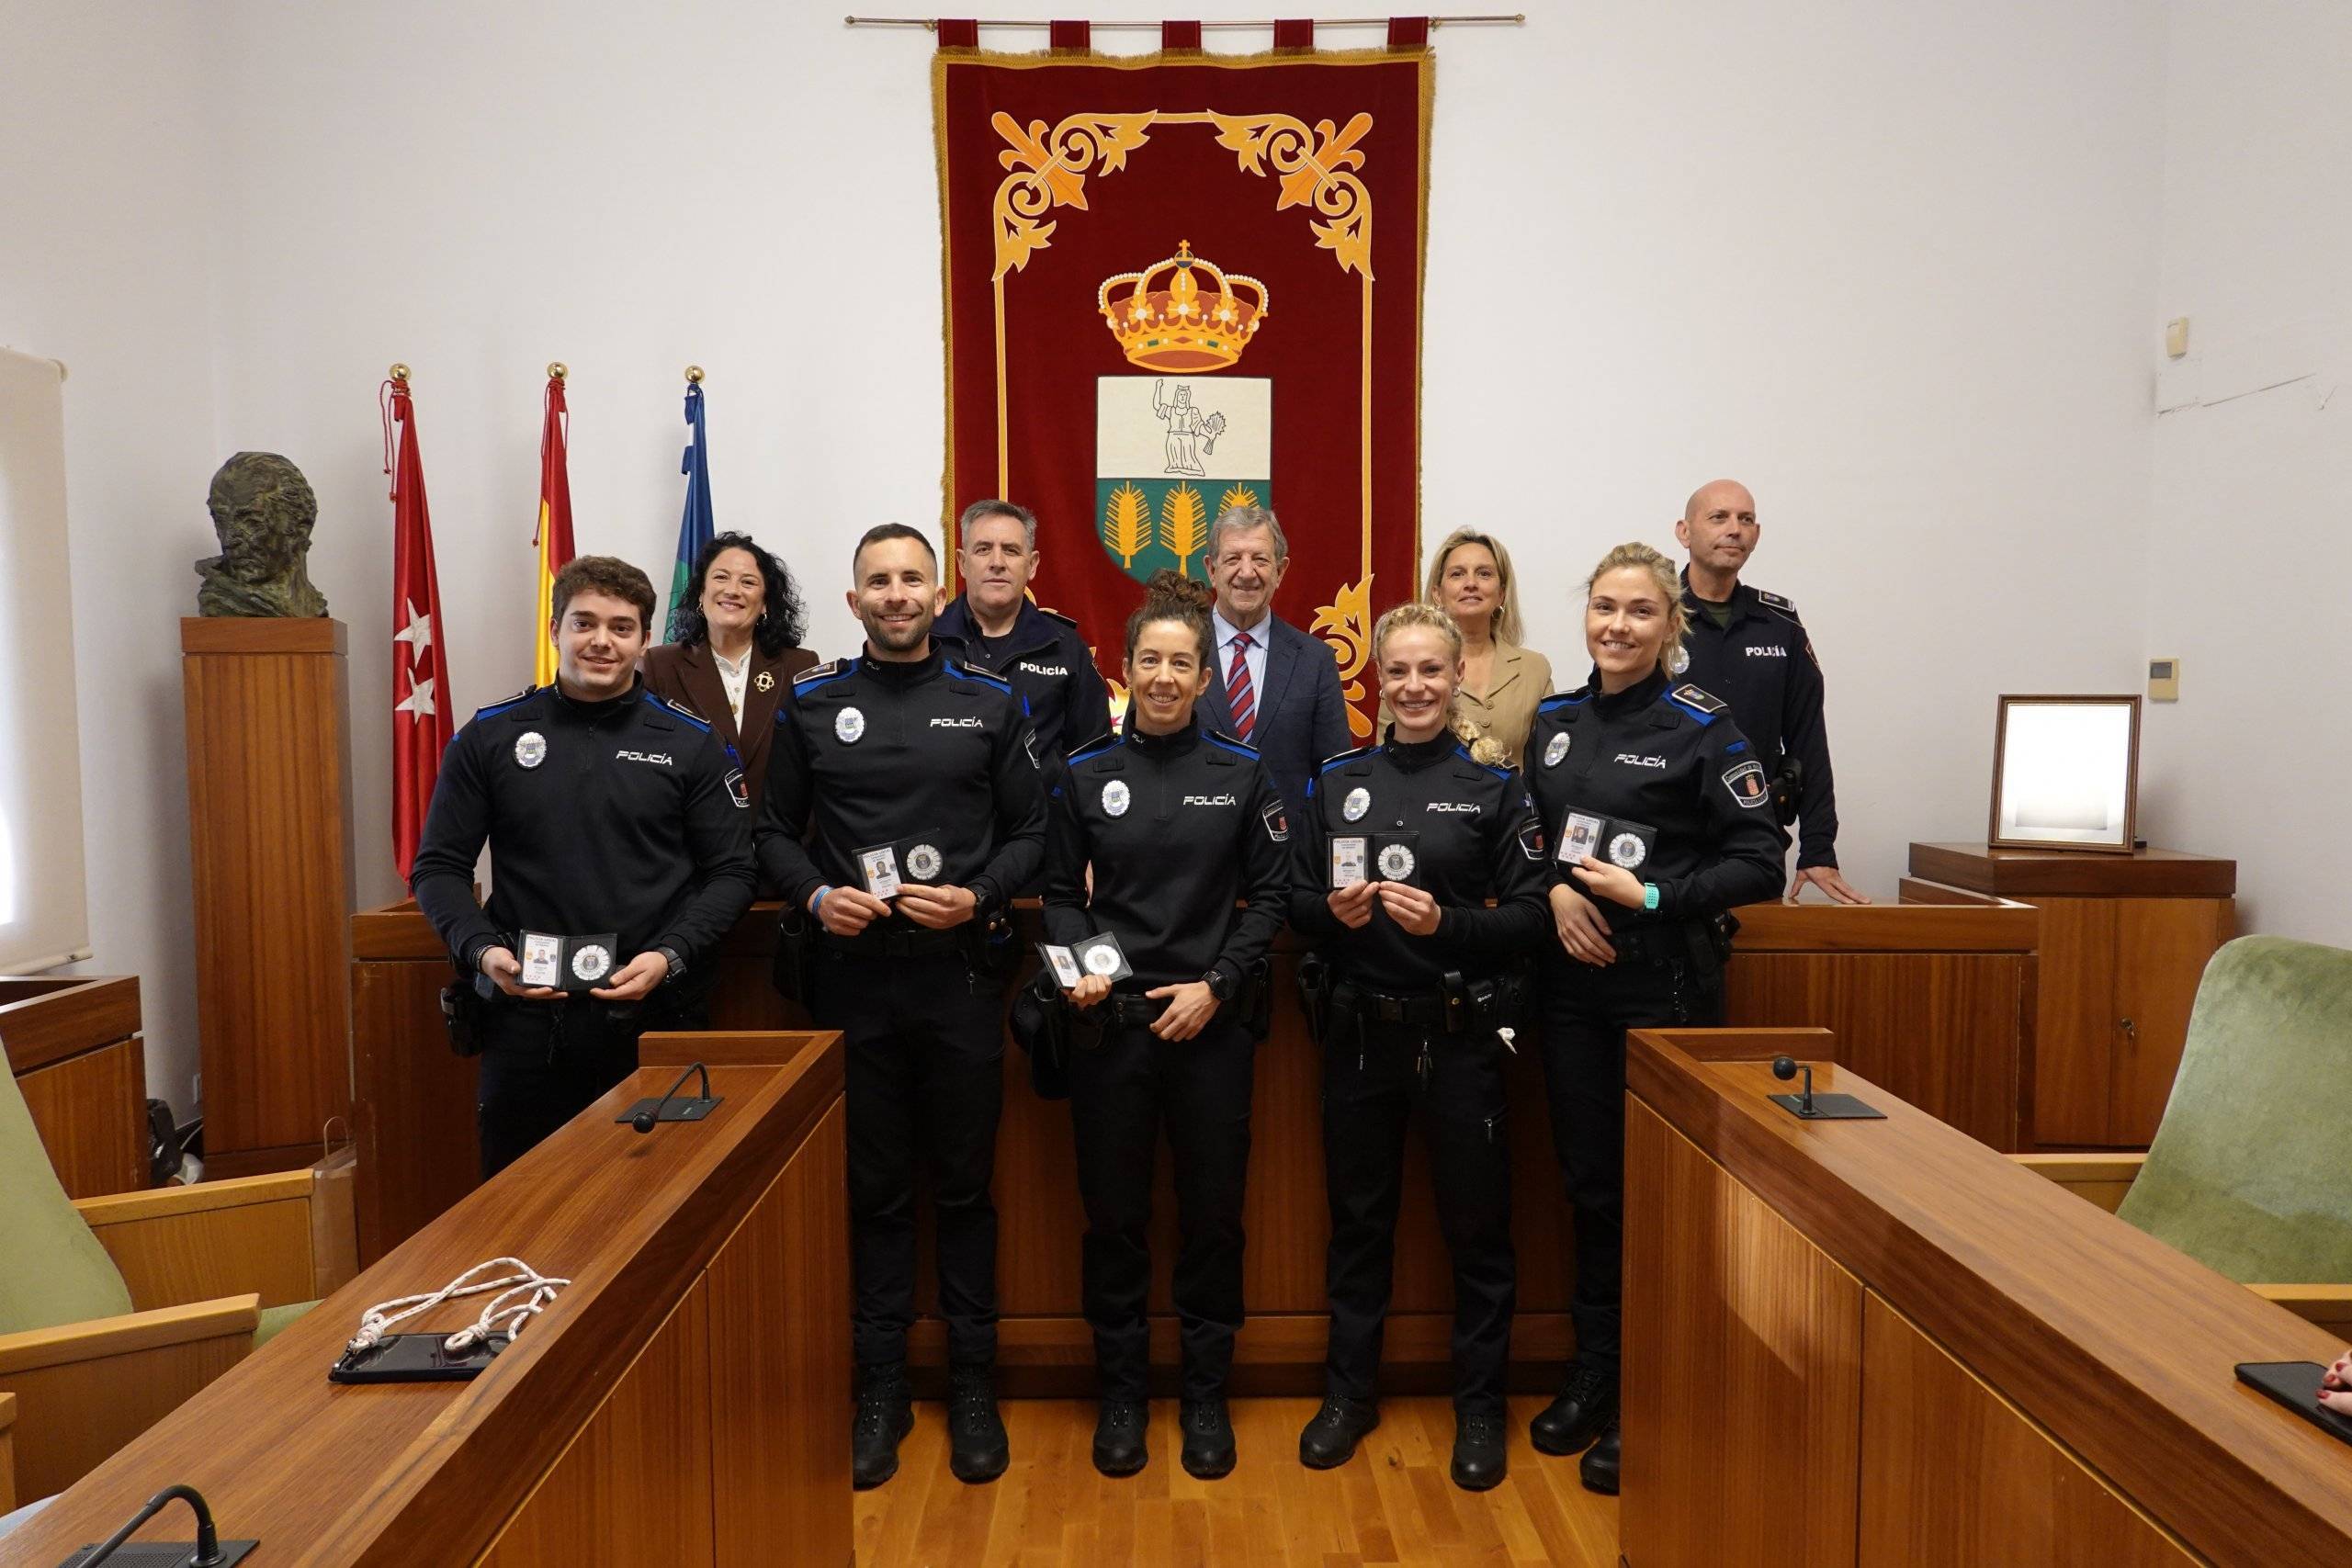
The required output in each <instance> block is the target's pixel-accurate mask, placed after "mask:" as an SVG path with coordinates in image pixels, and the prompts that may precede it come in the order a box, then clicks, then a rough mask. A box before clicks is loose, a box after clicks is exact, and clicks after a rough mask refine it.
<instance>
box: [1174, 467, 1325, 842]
mask: <svg viewBox="0 0 2352 1568" xmlns="http://www.w3.org/2000/svg"><path fill="white" fill-rule="evenodd" d="M1208 561H1209V585H1210V586H1211V587H1213V588H1215V589H1216V609H1215V610H1214V611H1212V612H1211V614H1210V616H1209V622H1210V627H1211V629H1212V630H1213V631H1214V632H1215V633H1216V679H1215V680H1213V681H1212V682H1209V689H1208V692H1207V693H1206V694H1204V696H1203V697H1202V698H1201V722H1202V724H1203V725H1204V726H1206V727H1207V728H1211V729H1221V730H1223V731H1224V732H1225V733H1226V734H1227V735H1230V736H1233V737H1234V738H1235V739H1239V740H1245V741H1248V742H1249V743H1250V745H1252V746H1254V747H1256V748H1257V749H1258V756H1259V759H1260V760H1261V761H1263V762H1264V763H1265V765H1266V772H1267V773H1268V774H1269V775H1271V776H1272V779H1273V781H1274V787H1275V788H1276V789H1278V790H1280V791H1281V792H1282V795H1283V801H1284V803H1285V804H1287V805H1288V806H1289V807H1290V808H1291V810H1292V811H1294V812H1295V811H1297V810H1298V809H1299V808H1300V807H1302V806H1304V805H1305V804H1306V780H1307V776H1308V775H1309V774H1310V773H1313V772H1314V771H1315V765H1316V764H1317V763H1318V762H1320V761H1323V759H1324V758H1326V757H1336V756H1338V755H1339V754H1340V752H1342V751H1344V750H1348V748H1349V746H1350V745H1351V744H1352V742H1351V740H1350V739H1349V736H1348V714H1347V708H1346V706H1345V705H1344V704H1342V703H1341V701H1340V666H1339V661H1338V660H1335V659H1334V658H1333V657H1332V656H1331V649H1330V648H1329V645H1327V644H1325V643H1323V642H1320V641H1318V640H1317V639H1316V638H1314V637H1309V636H1307V635H1306V633H1305V632H1303V631H1300V630H1299V629H1298V628H1297V627H1296V626H1292V625H1291V624H1290V623H1289V622H1288V621H1285V620H1282V619H1280V618H1278V617H1277V616H1276V615H1274V614H1273V602H1274V590H1276V589H1277V588H1280V587H1281V586H1282V581H1283V573H1284V572H1286V571H1288V570H1290V541H1289V540H1287V539H1285V538H1283V525H1281V524H1280V523H1277V522H1276V521H1274V514H1273V513H1272V512H1270V511H1268V510H1267V509H1266V508H1264V507H1262V506H1237V507H1233V508H1230V509H1229V510H1227V511H1226V512H1224V513H1219V514H1218V516H1217V520H1216V523H1215V524H1214V525H1211V526H1210V528H1209V548H1208Z"/></svg>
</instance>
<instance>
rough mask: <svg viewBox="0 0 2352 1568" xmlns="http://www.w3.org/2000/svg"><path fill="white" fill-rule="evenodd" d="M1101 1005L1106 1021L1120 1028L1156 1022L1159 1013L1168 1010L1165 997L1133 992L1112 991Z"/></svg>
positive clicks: (1130, 1027) (1132, 1027)
mask: <svg viewBox="0 0 2352 1568" xmlns="http://www.w3.org/2000/svg"><path fill="white" fill-rule="evenodd" d="M1103 1008H1104V1010H1105V1013H1104V1017H1105V1019H1106V1020H1107V1021H1109V1022H1110V1023H1112V1024H1114V1025H1116V1026H1117V1027H1119V1028H1121V1029H1134V1028H1136V1027H1138V1026H1148V1025H1151V1024H1155V1023H1158V1022H1159V1015H1160V1014H1161V1013H1163V1012H1166V1011H1167V1010H1168V1002H1167V1000H1166V998H1158V997H1146V996H1138V995H1136V994H1135V993H1134V992H1119V991H1114V992H1113V993H1112V994H1111V996H1110V998H1109V999H1107V1000H1106V1001H1104V1002H1103Z"/></svg>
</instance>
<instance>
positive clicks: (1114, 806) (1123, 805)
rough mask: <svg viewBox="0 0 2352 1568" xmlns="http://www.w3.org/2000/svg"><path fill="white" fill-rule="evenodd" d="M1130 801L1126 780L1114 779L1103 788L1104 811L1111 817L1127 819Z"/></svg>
mask: <svg viewBox="0 0 2352 1568" xmlns="http://www.w3.org/2000/svg"><path fill="white" fill-rule="evenodd" d="M1128 799H1129V795H1128V794H1127V781H1126V780H1125V779H1113V780H1112V781H1111V782H1110V783H1109V784H1104V785H1103V810H1104V811H1105V812H1107V813H1109V814H1110V815H1111V816H1113V817H1125V815H1126V814H1127V801H1128Z"/></svg>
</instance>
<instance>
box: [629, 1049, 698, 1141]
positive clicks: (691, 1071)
mask: <svg viewBox="0 0 2352 1568" xmlns="http://www.w3.org/2000/svg"><path fill="white" fill-rule="evenodd" d="M696 1073H700V1074H701V1075H702V1093H701V1094H699V1095H685V1096H683V1097H681V1096H680V1095H679V1093H678V1090H679V1089H680V1088H682V1087H683V1086H684V1083H685V1081H686V1080H687V1079H688V1078H690V1077H694V1076H695V1074H696ZM716 1105H718V1096H715V1095H713V1094H712V1093H711V1092H710V1069H709V1068H708V1067H707V1066H704V1065H703V1064H702V1063H700V1062H696V1063H695V1064H694V1066H690V1067H688V1068H687V1069H686V1070H685V1071H684V1072H683V1073H680V1074H679V1075H678V1081H677V1082H676V1083H673V1084H672V1085H671V1086H670V1092H669V1093H667V1094H665V1095H663V1096H662V1098H661V1099H659V1100H639V1101H638V1102H637V1103H636V1104H635V1105H632V1106H630V1107H629V1108H628V1110H627V1111H622V1112H621V1113H620V1114H619V1115H618V1116H616V1117H614V1118H613V1120H614V1121H616V1122H628V1124H629V1125H630V1126H632V1127H634V1128H636V1129H637V1130H638V1131H639V1133H650V1132H652V1131H653V1128H654V1124H655V1123H656V1122H699V1121H701V1120H702V1119H703V1118H704V1117H706V1116H708V1115H709V1114H710V1112H711V1109H712V1108H713V1107H714V1106H716Z"/></svg>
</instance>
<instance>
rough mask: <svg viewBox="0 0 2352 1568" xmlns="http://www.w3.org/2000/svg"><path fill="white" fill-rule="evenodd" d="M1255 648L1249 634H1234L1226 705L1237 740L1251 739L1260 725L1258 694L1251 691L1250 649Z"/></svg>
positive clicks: (1226, 682) (1226, 675) (1227, 674)
mask: <svg viewBox="0 0 2352 1568" xmlns="http://www.w3.org/2000/svg"><path fill="white" fill-rule="evenodd" d="M1254 646H1255V645H1254V644H1253V643H1252V642H1251V641H1250V634H1249V633H1248V632H1236V633H1234V634H1233V668H1232V669H1230V670H1228V671H1226V672H1225V705H1226V706H1227V708H1229V709H1231V710H1232V712H1233V735H1234V739H1237V740H1247V739H1250V730H1251V729H1252V728H1256V726H1257V723H1258V694H1257V693H1255V692H1253V691H1251V690H1250V649H1251V648H1252V647H1254Z"/></svg>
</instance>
